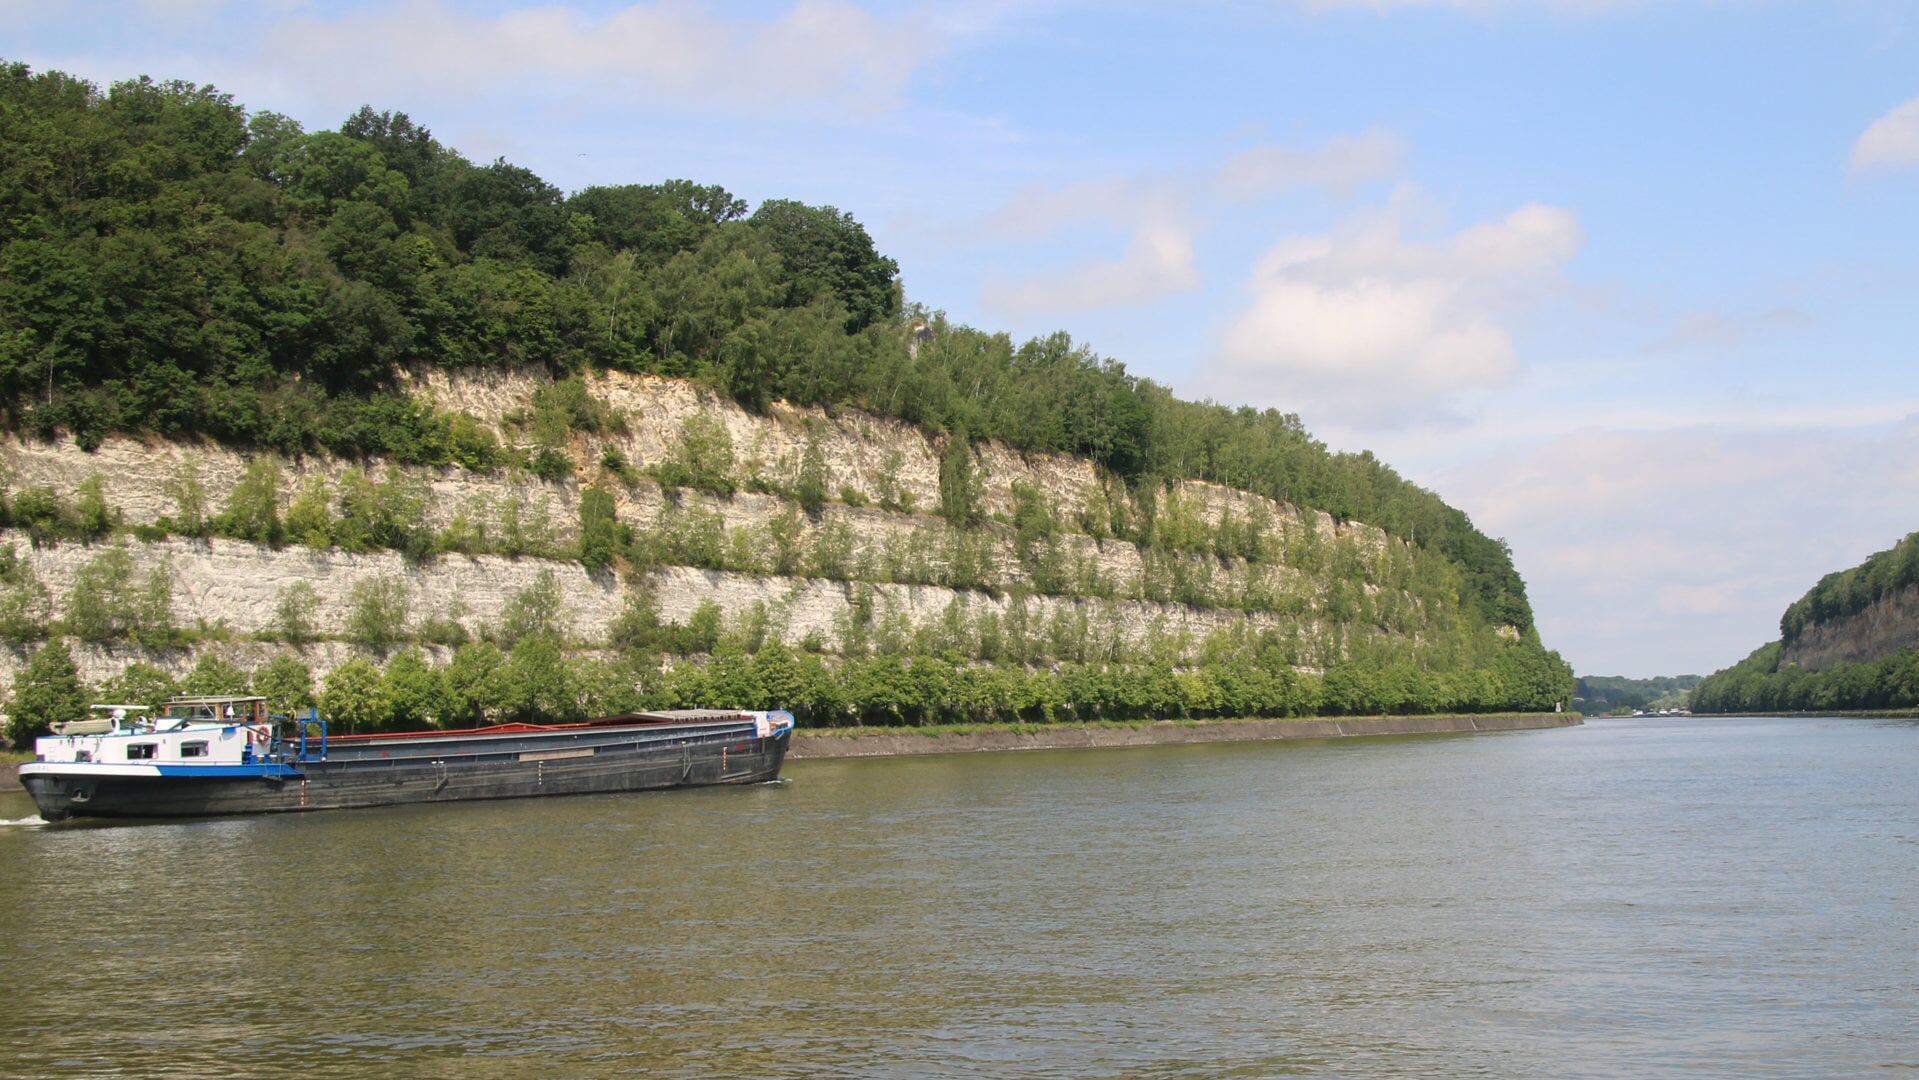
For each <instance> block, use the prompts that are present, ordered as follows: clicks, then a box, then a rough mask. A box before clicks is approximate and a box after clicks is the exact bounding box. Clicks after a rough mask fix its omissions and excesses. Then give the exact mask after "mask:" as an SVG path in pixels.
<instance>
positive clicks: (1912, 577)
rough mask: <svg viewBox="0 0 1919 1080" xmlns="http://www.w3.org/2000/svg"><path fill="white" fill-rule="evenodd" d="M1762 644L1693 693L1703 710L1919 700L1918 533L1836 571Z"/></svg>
mask: <svg viewBox="0 0 1919 1080" xmlns="http://www.w3.org/2000/svg"><path fill="white" fill-rule="evenodd" d="M1779 632H1780V639H1779V640H1778V641H1775V642H1771V643H1769V644H1767V645H1764V646H1761V647H1760V648H1759V649H1758V650H1756V651H1755V652H1754V653H1753V654H1752V655H1751V656H1748V657H1747V658H1746V659H1745V660H1742V661H1740V662H1739V663H1738V664H1736V665H1734V666H1733V667H1731V668H1728V669H1726V670H1725V671H1721V672H1717V673H1715V674H1713V675H1711V676H1709V677H1708V678H1707V679H1706V680H1705V681H1703V682H1701V683H1700V684H1699V686H1698V687H1697V688H1696V689H1695V690H1694V691H1693V697H1692V709H1693V711H1695V712H1764V711H1796V710H1835V709H1902V708H1909V707H1913V706H1919V533H1915V534H1912V535H1910V536H1907V537H1906V538H1905V539H1903V540H1901V541H1899V543H1897V544H1895V545H1894V546H1893V547H1891V548H1889V549H1887V550H1885V551H1881V552H1876V553H1874V554H1873V555H1871V556H1870V557H1868V558H1867V559H1866V561H1865V562H1863V563H1861V564H1860V565H1858V566H1856V567H1853V568H1852V569H1850V570H1842V571H1839V572H1837V573H1832V574H1827V575H1826V576H1825V577H1823V578H1820V579H1819V583H1818V584H1817V585H1814V586H1813V587H1812V588H1811V589H1810V590H1808V591H1807V593H1806V595H1805V596H1802V597H1800V598H1799V599H1798V600H1796V601H1794V602H1793V604H1792V605H1791V606H1790V607H1788V608H1787V609H1786V612H1785V614H1784V615H1783V616H1781V618H1780V620H1779Z"/></svg>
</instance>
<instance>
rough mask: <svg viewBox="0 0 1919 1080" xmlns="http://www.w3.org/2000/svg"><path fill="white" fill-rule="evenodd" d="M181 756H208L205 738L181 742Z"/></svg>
mask: <svg viewBox="0 0 1919 1080" xmlns="http://www.w3.org/2000/svg"><path fill="white" fill-rule="evenodd" d="M180 756H181V757H183V758H188V757H206V756H207V744H206V740H204V739H197V740H195V741H193V742H183V743H181V744H180Z"/></svg>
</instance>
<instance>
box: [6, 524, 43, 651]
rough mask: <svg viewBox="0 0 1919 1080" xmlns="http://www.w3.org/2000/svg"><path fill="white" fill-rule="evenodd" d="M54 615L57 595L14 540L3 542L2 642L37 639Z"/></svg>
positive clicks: (40, 636) (41, 635)
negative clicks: (21, 555)
mask: <svg viewBox="0 0 1919 1080" xmlns="http://www.w3.org/2000/svg"><path fill="white" fill-rule="evenodd" d="M52 618H53V594H52V593H50V592H49V591H48V590H47V587H46V586H45V585H43V584H41V583H40V578H39V575H37V574H35V573H34V571H33V564H32V563H31V562H29V561H27V560H26V559H22V558H21V557H20V556H19V554H18V553H17V552H16V551H15V550H14V545H13V544H11V543H8V544H0V641H8V642H19V641H37V640H39V639H41V638H43V637H45V636H46V635H47V629H48V625H47V624H48V623H49V621H51V620H52Z"/></svg>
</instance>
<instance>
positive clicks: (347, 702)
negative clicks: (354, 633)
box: [320, 656, 392, 735]
mask: <svg viewBox="0 0 1919 1080" xmlns="http://www.w3.org/2000/svg"><path fill="white" fill-rule="evenodd" d="M320 712H321V714H322V715H323V716H325V717H326V718H327V720H328V721H330V722H331V723H332V724H333V725H334V731H336V732H338V733H339V734H343V735H351V734H353V733H355V732H366V731H380V730H382V729H384V728H385V727H386V724H387V720H388V718H389V717H390V716H391V715H392V709H391V707H390V706H389V705H388V703H387V700H386V694H385V691H384V688H383V684H382V680H381V678H380V669H379V668H378V667H375V666H374V664H373V661H371V660H368V659H367V658H366V657H364V656H356V657H353V658H352V659H350V660H348V661H347V662H346V663H344V664H341V665H340V666H338V667H336V668H334V669H333V670H332V671H329V672H327V677H326V688H325V689H324V690H322V691H321V692H320Z"/></svg>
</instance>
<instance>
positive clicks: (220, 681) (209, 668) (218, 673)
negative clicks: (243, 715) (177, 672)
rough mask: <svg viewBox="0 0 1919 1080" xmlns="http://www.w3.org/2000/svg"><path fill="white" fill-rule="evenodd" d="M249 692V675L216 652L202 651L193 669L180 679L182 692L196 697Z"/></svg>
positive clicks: (223, 695)
mask: <svg viewBox="0 0 1919 1080" xmlns="http://www.w3.org/2000/svg"><path fill="white" fill-rule="evenodd" d="M246 692H247V675H246V672H244V671H241V670H240V669H239V668H237V667H235V666H233V664H232V663H231V662H229V661H227V660H225V659H222V658H221V657H220V656H218V655H216V654H214V653H202V654H200V659H199V660H197V661H195V662H194V665H193V670H192V671H189V672H187V675H186V678H184V679H181V680H180V693H182V694H187V695H191V696H194V697H225V696H228V695H234V694H244V693H246Z"/></svg>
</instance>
